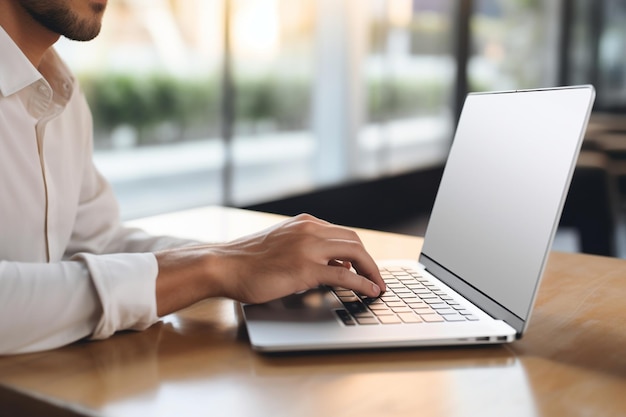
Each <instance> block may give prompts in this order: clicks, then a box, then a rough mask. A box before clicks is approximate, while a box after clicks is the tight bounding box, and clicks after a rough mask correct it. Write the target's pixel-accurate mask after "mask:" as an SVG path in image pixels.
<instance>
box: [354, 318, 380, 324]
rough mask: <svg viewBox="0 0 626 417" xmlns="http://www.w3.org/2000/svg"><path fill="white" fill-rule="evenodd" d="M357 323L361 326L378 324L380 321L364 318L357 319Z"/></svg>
mask: <svg viewBox="0 0 626 417" xmlns="http://www.w3.org/2000/svg"><path fill="white" fill-rule="evenodd" d="M356 322H357V323H359V324H365V325H366V324H378V320H377V319H376V318H375V317H363V318H357V319H356Z"/></svg>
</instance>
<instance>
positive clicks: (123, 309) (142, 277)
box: [72, 253, 159, 339]
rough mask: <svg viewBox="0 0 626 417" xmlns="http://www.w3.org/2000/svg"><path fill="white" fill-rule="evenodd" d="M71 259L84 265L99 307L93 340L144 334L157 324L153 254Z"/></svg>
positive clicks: (78, 255) (156, 272)
mask: <svg viewBox="0 0 626 417" xmlns="http://www.w3.org/2000/svg"><path fill="white" fill-rule="evenodd" d="M72 259H76V260H80V261H82V262H84V263H85V264H86V265H87V268H88V269H89V273H90V276H91V279H92V281H93V284H94V286H95V288H96V292H97V293H98V298H99V300H100V305H101V307H102V315H101V317H100V320H99V322H98V324H97V325H96V328H95V330H94V332H93V334H92V335H91V338H92V339H105V338H107V337H109V336H111V335H112V334H113V333H115V332H117V331H119V330H126V329H132V330H143V329H146V328H147V327H149V326H151V325H152V324H154V323H155V322H156V321H158V319H159V318H158V316H157V313H156V311H157V309H156V277H157V275H158V272H159V268H158V264H157V260H156V257H155V256H154V254H152V253H132V254H111V255H92V254H87V253H80V254H77V255H75V256H74V257H73V258H72Z"/></svg>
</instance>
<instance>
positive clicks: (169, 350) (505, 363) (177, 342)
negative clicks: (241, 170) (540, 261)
mask: <svg viewBox="0 0 626 417" xmlns="http://www.w3.org/2000/svg"><path fill="white" fill-rule="evenodd" d="M278 220H280V217H277V216H274V215H267V214H261V213H254V212H249V211H243V210H236V209H224V208H219V207H210V208H203V209H198V210H192V211H187V212H181V213H174V214H168V215H164V216H158V217H155V218H151V219H144V220H142V221H138V222H133V223H134V224H137V225H141V226H144V227H145V228H146V229H148V230H150V231H152V232H157V233H169V234H177V235H180V236H184V237H191V238H198V239H203V240H226V239H232V238H234V237H237V236H240V235H243V234H246V233H249V232H253V231H256V230H258V229H260V228H263V227H266V226H269V225H271V224H273V223H275V222H276V221H278ZM360 233H361V237H362V239H363V241H364V243H365V244H366V246H367V247H368V248H369V249H370V251H371V252H372V254H373V255H374V256H375V257H377V258H379V259H383V258H388V257H399V256H400V257H416V256H417V255H418V253H419V250H420V247H421V243H422V240H421V239H420V238H417V237H409V236H401V235H394V234H389V233H382V232H373V231H360ZM29 414H30V415H42V416H66V415H76V414H83V415H103V416H170V415H172V416H272V417H278V416H289V417H292V416H359V417H361V416H377V417H379V416H418V415H419V416H431V415H433V416H474V415H477V416H478V415H480V416H624V415H626V261H624V260H619V259H612V258H604V257H598V256H587V255H578V254H565V253H552V255H551V257H550V261H549V263H548V267H547V271H546V275H545V278H544V282H543V284H542V287H541V290H540V293H539V297H538V300H537V304H536V309H535V312H534V315H533V318H532V320H531V324H530V327H529V329H528V332H527V334H526V335H525V337H524V338H523V339H521V340H519V341H516V342H514V343H513V344H511V345H507V346H491V347H471V348H421V349H402V350H378V351H374V350H371V351H351V352H322V353H320V352H318V353H304V354H303V353H300V354H289V355H263V354H258V353H255V352H253V351H252V350H251V349H250V347H249V345H248V341H247V337H246V333H245V329H244V327H243V326H242V323H241V321H240V318H239V315H238V309H237V308H236V306H235V303H233V302H232V301H230V300H224V299H216V300H208V301H204V302H201V303H199V304H197V305H194V306H192V307H191V308H188V309H186V310H184V311H181V312H178V313H176V314H172V315H170V316H167V317H165V318H164V319H163V321H162V322H160V323H158V324H157V325H155V326H153V327H151V328H150V329H148V330H146V331H144V332H140V333H137V332H124V333H120V334H117V335H115V336H113V337H111V338H110V339H108V340H105V341H101V342H81V343H76V344H73V345H71V346H68V347H65V348H62V349H57V350H54V351H50V352H44V353H37V354H28V355H18V356H13V357H3V358H0V415H10V416H19V415H29Z"/></svg>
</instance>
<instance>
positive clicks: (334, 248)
mask: <svg viewBox="0 0 626 417" xmlns="http://www.w3.org/2000/svg"><path fill="white" fill-rule="evenodd" d="M318 248H319V250H320V251H321V253H320V255H319V256H321V257H322V259H324V260H326V259H328V260H335V261H341V262H349V263H351V264H352V265H353V266H354V269H355V270H356V272H357V273H358V275H360V276H363V277H366V278H367V279H369V280H370V281H372V282H373V283H374V284H376V286H377V287H378V288H380V290H381V291H382V292H384V291H385V289H386V287H385V281H383V278H382V276H381V275H380V270H379V269H378V265H376V262H374V259H373V258H372V257H371V256H370V255H369V253H367V251H366V250H365V248H364V247H363V245H362V244H361V243H360V242H354V241H350V240H347V241H346V240H336V239H335V240H327V241H325V242H324V244H323V245H320V246H319V247H318ZM325 263H328V261H327V262H325Z"/></svg>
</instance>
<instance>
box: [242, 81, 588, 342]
mask: <svg viewBox="0 0 626 417" xmlns="http://www.w3.org/2000/svg"><path fill="white" fill-rule="evenodd" d="M594 99H595V90H594V88H593V87H592V86H590V85H584V86H570V87H559V88H547V89H534V90H517V91H500V92H487V93H470V94H469V95H468V96H467V97H466V100H465V103H464V106H463V110H462V112H461V116H460V119H459V122H458V126H457V129H456V133H455V136H454V141H453V144H452V146H451V149H450V153H449V156H448V159H447V161H446V165H445V168H444V172H443V176H442V179H441V183H440V186H439V190H438V192H437V196H436V199H435V203H434V205H433V209H432V212H431V215H430V219H429V222H428V226H427V229H426V233H425V236H424V243H423V247H422V251H421V253H420V254H416V259H414V260H382V261H379V262H378V265H379V267H380V268H381V273H382V274H383V278H384V279H385V281H386V284H387V291H386V292H385V294H383V295H382V296H381V297H378V298H375V299H369V298H365V297H362V296H360V295H359V294H355V293H353V292H352V291H350V290H347V289H343V288H329V287H320V288H317V289H314V290H310V291H306V292H304V293H299V294H294V295H291V296H288V297H284V298H281V299H278V300H274V301H271V302H268V303H264V304H243V305H242V311H243V318H244V321H245V324H246V328H247V331H248V335H249V338H250V343H251V345H252V347H253V348H254V349H255V350H259V351H265V352H284V351H313V350H334V349H358V348H396V347H413V346H448V345H471V344H494V343H508V342H512V341H514V340H515V339H517V338H520V337H521V336H522V335H523V333H524V331H525V330H526V328H527V326H528V322H529V319H530V316H531V312H532V307H533V303H534V300H535V296H536V294H537V290H538V287H539V284H540V281H541V277H542V274H543V271H544V267H545V264H546V260H547V257H548V254H549V251H550V248H551V245H552V240H553V238H554V235H555V232H556V229H557V226H558V223H559V219H560V215H561V211H562V208H563V205H564V202H565V199H566V196H567V191H568V188H569V184H570V182H571V178H572V174H573V171H574V168H575V165H576V160H577V158H578V154H579V152H580V147H581V144H582V140H583V136H584V133H585V130H586V127H587V123H588V120H589V116H590V114H591V109H592V105H593V102H594ZM407 198H416V197H415V196H414V195H412V194H411V192H410V190H407ZM418 255H419V256H418Z"/></svg>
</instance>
